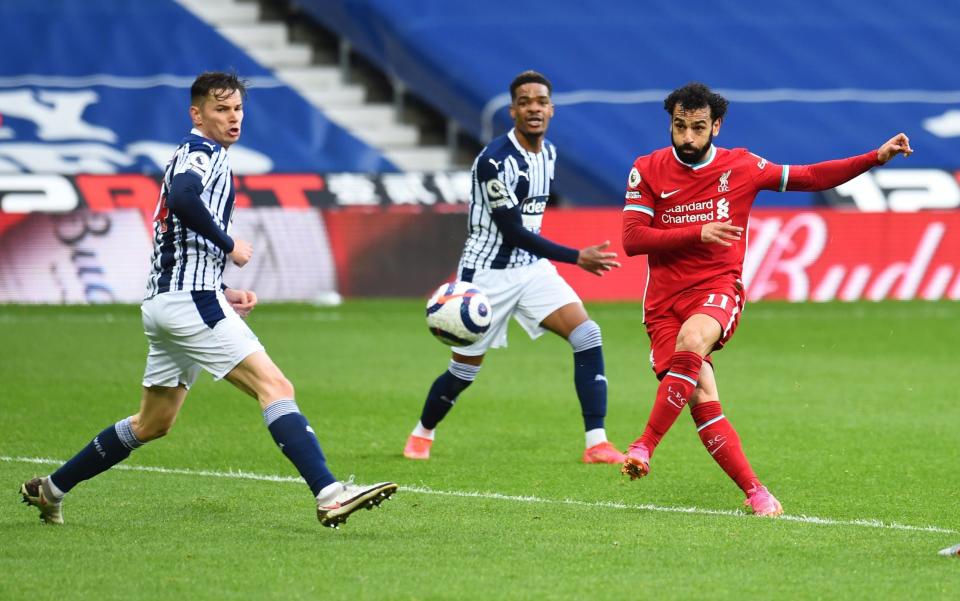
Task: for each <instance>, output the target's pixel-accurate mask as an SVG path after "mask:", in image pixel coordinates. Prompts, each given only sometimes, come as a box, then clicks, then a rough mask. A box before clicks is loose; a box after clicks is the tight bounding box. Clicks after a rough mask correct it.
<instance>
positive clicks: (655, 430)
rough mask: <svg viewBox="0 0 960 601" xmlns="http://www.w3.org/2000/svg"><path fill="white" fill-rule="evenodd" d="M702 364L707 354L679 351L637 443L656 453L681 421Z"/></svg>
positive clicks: (659, 389) (671, 361)
mask: <svg viewBox="0 0 960 601" xmlns="http://www.w3.org/2000/svg"><path fill="white" fill-rule="evenodd" d="M702 365H703V357H701V356H700V355H698V354H697V353H694V352H691V351H677V352H675V353H674V354H673V358H672V359H671V360H670V368H669V369H668V370H667V374H666V375H665V376H664V377H663V380H661V381H660V386H659V387H658V388H657V398H656V400H654V402H653V409H651V411H650V419H648V420H647V427H646V428H645V429H644V431H643V434H642V435H641V436H640V438H638V439H637V440H636V441H635V442H634V444H643V445H644V446H646V448H647V450H648V451H649V452H650V455H653V451H654V449H655V448H656V447H657V445H658V444H660V440H661V439H662V438H663V436H664V435H665V434H666V433H667V431H668V430H669V429H670V427H671V426H673V423H674V422H675V421H677V416H679V415H680V412H681V411H683V408H684V407H686V405H687V402H688V401H689V400H690V398H691V397H692V396H693V392H694V390H696V388H697V378H698V377H699V376H700V367H701V366H702Z"/></svg>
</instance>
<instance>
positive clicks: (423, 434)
mask: <svg viewBox="0 0 960 601" xmlns="http://www.w3.org/2000/svg"><path fill="white" fill-rule="evenodd" d="M434 432H436V428H434V429H433V430H427V429H426V428H424V427H423V424H421V423H420V422H419V421H418V422H417V427H416V428H414V429H413V432H411V434H413V435H414V436H419V437H420V438H426V439H428V440H433V435H434Z"/></svg>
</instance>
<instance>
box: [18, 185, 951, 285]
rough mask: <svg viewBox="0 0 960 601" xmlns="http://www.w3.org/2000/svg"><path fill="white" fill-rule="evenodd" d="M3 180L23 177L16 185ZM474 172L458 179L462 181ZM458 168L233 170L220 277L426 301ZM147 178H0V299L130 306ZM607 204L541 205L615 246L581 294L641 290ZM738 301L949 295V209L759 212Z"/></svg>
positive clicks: (451, 269) (451, 213)
mask: <svg viewBox="0 0 960 601" xmlns="http://www.w3.org/2000/svg"><path fill="white" fill-rule="evenodd" d="M10 178H19V179H17V181H16V182H12V180H10ZM468 181H469V178H468V179H467V182H468ZM464 183H465V182H464V180H463V174H378V175H356V174H324V175H317V174H287V175H255V176H254V175H251V176H243V177H239V178H237V190H238V193H237V205H238V210H237V211H236V213H235V215H236V217H235V220H234V225H233V228H234V229H233V233H234V235H237V236H240V237H244V238H246V239H249V240H251V241H252V242H253V244H254V247H255V256H254V259H253V260H252V261H251V263H250V264H249V265H247V266H246V267H244V269H242V270H240V269H236V268H235V267H233V266H229V267H228V268H227V271H226V274H225V279H226V281H227V283H228V284H230V285H232V286H237V287H245V288H251V289H253V290H255V291H257V293H258V296H259V297H260V298H261V299H262V300H265V301H271V300H277V301H281V300H300V301H318V302H331V301H335V300H336V299H337V297H338V295H343V296H348V297H360V296H396V297H418V296H419V297H424V296H426V295H427V294H428V292H430V291H431V290H432V289H434V288H435V287H436V286H437V285H438V284H439V283H440V282H442V281H444V280H447V279H451V278H453V277H455V269H456V264H457V260H458V258H459V254H460V250H461V248H462V244H463V241H464V238H465V236H466V217H465V211H466V194H465V191H464V190H465V189H466V187H465V186H464ZM158 194H159V184H158V182H157V179H156V178H154V177H151V176H144V175H133V174H128V175H82V176H76V177H64V176H39V175H32V176H0V207H2V209H3V211H0V302H29V303H36V302H42V303H83V302H89V303H97V302H137V301H139V300H140V297H141V295H142V292H143V289H144V285H145V276H146V273H147V270H148V266H149V259H150V248H151V242H150V238H151V236H152V217H153V209H154V207H155V205H156V199H157V196H158ZM620 220H621V211H620V210H619V209H618V208H589V209H587V208H572V209H571V208H551V209H550V210H549V211H547V214H546V216H545V219H544V234H545V235H546V236H548V237H550V238H552V239H554V240H556V241H558V242H561V243H564V244H567V245H570V246H575V247H582V246H586V245H588V244H598V243H600V242H603V241H605V240H609V241H610V242H611V247H610V248H611V250H613V251H615V252H618V253H619V254H620V256H621V259H622V262H623V264H624V267H623V268H621V269H618V270H615V271H613V272H610V273H608V274H606V275H605V276H603V277H599V278H598V277H596V276H593V275H591V274H588V273H586V272H584V271H582V270H580V269H578V268H576V267H575V266H572V265H559V266H558V267H559V269H560V272H561V273H562V274H563V275H564V277H566V278H567V279H568V281H569V282H570V283H571V285H573V287H574V288H575V289H576V290H577V291H578V292H579V293H580V294H581V296H582V297H583V298H584V299H585V300H613V301H636V300H640V299H642V297H643V292H644V288H645V284H646V278H647V273H646V260H645V259H644V258H643V257H625V256H623V252H622V248H621V246H620ZM744 282H745V284H746V291H747V298H748V300H750V301H758V300H788V301H794V302H803V301H829V300H843V301H853V300H861V299H868V300H882V299H901V300H907V299H926V300H937V299H951V300H960V211H917V212H910V213H903V212H861V211H852V210H836V209H818V210H768V209H755V210H754V212H753V215H752V217H751V220H750V223H749V248H748V252H747V256H746V261H745V264H744Z"/></svg>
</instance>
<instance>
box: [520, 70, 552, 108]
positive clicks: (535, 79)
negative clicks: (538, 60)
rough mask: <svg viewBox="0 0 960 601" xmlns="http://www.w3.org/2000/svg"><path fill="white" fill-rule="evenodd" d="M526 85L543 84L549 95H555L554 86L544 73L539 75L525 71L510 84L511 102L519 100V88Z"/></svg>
mask: <svg viewBox="0 0 960 601" xmlns="http://www.w3.org/2000/svg"><path fill="white" fill-rule="evenodd" d="M525 83H542V84H543V85H545V86H547V95H552V94H553V85H552V84H551V83H550V80H549V79H547V77H546V76H545V75H544V74H543V73H538V72H536V71H524V72H523V73H521V74H520V75H517V76H516V77H514V78H513V81H512V82H510V100H511V101H513V100H516V99H517V88H519V87H520V86H522V85H523V84H525Z"/></svg>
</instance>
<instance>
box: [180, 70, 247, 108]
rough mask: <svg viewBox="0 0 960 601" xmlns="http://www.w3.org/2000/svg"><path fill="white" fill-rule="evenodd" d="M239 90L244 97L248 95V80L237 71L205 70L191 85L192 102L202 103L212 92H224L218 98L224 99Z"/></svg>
mask: <svg viewBox="0 0 960 601" xmlns="http://www.w3.org/2000/svg"><path fill="white" fill-rule="evenodd" d="M238 90H239V91H240V95H241V96H242V97H243V98H246V97H247V80H246V79H241V78H240V76H239V75H237V73H236V72H234V71H231V72H229V73H228V72H225V71H204V72H203V73H201V74H200V75H197V78H196V79H195V80H193V85H192V86H190V103H191V104H200V103H201V102H203V101H204V99H206V97H207V96H208V95H209V94H210V93H211V92H223V94H217V96H216V98H217V100H224V99H226V98H228V97H229V96H230V95H231V94H233V93H234V92H236V91H238Z"/></svg>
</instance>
